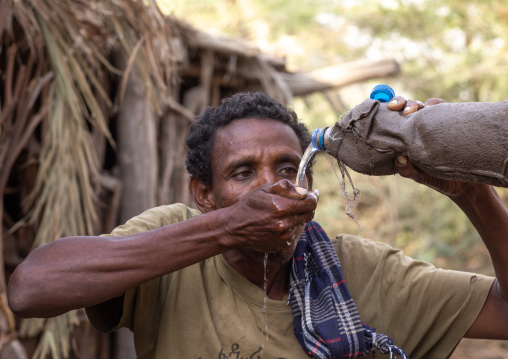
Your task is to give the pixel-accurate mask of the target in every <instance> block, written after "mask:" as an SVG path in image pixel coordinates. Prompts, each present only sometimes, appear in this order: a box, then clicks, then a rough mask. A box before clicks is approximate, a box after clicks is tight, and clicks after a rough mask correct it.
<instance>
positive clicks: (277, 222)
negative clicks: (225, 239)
mask: <svg viewBox="0 0 508 359" xmlns="http://www.w3.org/2000/svg"><path fill="white" fill-rule="evenodd" d="M318 195H319V192H318V191H317V190H314V191H307V190H306V189H304V188H302V187H296V186H295V185H294V184H292V183H291V182H290V181H288V180H282V181H279V182H277V183H274V184H265V185H262V186H260V187H258V188H257V189H255V190H254V191H252V192H250V193H248V194H246V195H245V196H243V197H242V198H241V199H240V200H239V201H238V202H237V203H236V204H234V205H233V206H231V207H227V208H225V210H227V212H228V214H227V215H228V216H229V217H230V220H228V224H227V228H226V229H227V231H228V233H229V237H230V238H231V239H232V240H233V241H234V242H235V243H236V245H237V246H239V247H248V248H251V249H254V250H256V251H260V252H266V253H271V252H276V251H279V250H281V249H285V248H288V244H293V243H294V242H295V240H296V238H297V237H299V236H300V235H301V233H302V230H303V227H304V226H305V224H306V223H307V222H309V221H311V220H312V218H314V210H315V209H316V205H317V200H318Z"/></svg>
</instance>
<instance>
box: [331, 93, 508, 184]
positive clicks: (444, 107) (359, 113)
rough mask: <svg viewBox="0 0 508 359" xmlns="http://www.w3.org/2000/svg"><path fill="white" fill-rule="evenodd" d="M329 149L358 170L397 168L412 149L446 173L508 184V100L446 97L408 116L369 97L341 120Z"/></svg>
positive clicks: (416, 157) (427, 167)
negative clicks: (398, 159)
mask: <svg viewBox="0 0 508 359" xmlns="http://www.w3.org/2000/svg"><path fill="white" fill-rule="evenodd" d="M326 151H327V152H328V154H330V155H332V156H333V157H335V158H336V159H337V160H338V161H341V162H342V163H344V164H345V165H346V166H348V167H350V168H351V169H353V170H354V171H356V172H360V173H363V174H367V175H372V176H381V175H389V174H395V173H396V170H395V166H394V160H395V157H396V156H397V155H406V156H408V158H409V160H410V161H411V162H413V163H414V164H415V165H416V166H418V167H419V168H420V169H421V170H423V171H424V172H426V173H428V174H430V175H432V176H435V177H438V178H442V179H455V180H460V181H469V182H483V183H487V184H491V185H494V186H501V187H508V178H507V176H508V173H507V171H508V156H507V155H508V101H502V102H469V103H443V104H439V105H434V106H429V107H426V108H423V109H421V110H419V111H417V112H415V113H413V114H410V115H406V116H402V111H401V112H396V111H391V110H389V109H387V108H386V104H384V103H380V102H379V101H376V100H371V99H367V100H365V101H364V102H362V103H361V104H360V105H358V106H356V107H355V108H353V109H352V110H351V111H350V112H349V113H347V115H346V116H345V117H344V118H343V119H342V120H341V121H339V122H337V123H336V124H335V126H334V127H333V129H332V132H331V135H330V140H329V141H328V143H327V149H326Z"/></svg>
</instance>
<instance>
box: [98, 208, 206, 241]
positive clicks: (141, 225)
mask: <svg viewBox="0 0 508 359" xmlns="http://www.w3.org/2000/svg"><path fill="white" fill-rule="evenodd" d="M199 215H201V212H200V211H198V210H197V209H194V208H190V207H188V206H186V205H184V204H182V203H174V204H169V205H162V206H158V207H154V208H150V209H148V210H146V211H144V212H143V213H141V214H139V215H137V216H135V217H133V218H131V219H129V220H128V221H127V222H126V223H125V224H123V225H121V226H118V227H116V228H115V229H114V230H113V231H112V232H111V234H109V235H106V236H124V235H129V234H134V233H140V232H146V231H149V230H152V229H156V228H160V227H164V226H167V225H169V224H174V223H178V222H182V221H185V220H188V219H191V218H194V217H197V216H199Z"/></svg>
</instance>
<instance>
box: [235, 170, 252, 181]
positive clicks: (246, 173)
mask: <svg viewBox="0 0 508 359" xmlns="http://www.w3.org/2000/svg"><path fill="white" fill-rule="evenodd" d="M250 176H252V171H248V170H245V171H241V172H238V173H235V174H234V175H233V177H235V178H237V179H246V178H248V177H250Z"/></svg>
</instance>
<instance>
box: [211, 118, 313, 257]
mask: <svg viewBox="0 0 508 359" xmlns="http://www.w3.org/2000/svg"><path fill="white" fill-rule="evenodd" d="M301 158H302V148H301V145H300V142H299V140H298V137H297V136H296V134H295V132H294V131H293V129H291V127H289V126H288V125H285V124H284V123H282V122H280V121H276V120H272V119H255V118H246V119H240V120H235V121H233V122H231V123H230V124H229V125H227V126H226V127H224V128H222V129H220V130H219V131H218V132H217V133H216V135H215V141H214V147H213V152H212V172H213V174H212V175H213V186H212V189H211V190H212V194H213V198H214V201H215V205H216V207H217V209H219V208H225V207H229V206H231V205H233V204H235V203H236V202H238V200H239V199H240V198H242V196H244V195H245V194H247V193H249V192H250V191H252V190H254V189H255V188H257V187H259V186H261V185H263V184H265V183H275V182H278V181H280V180H282V179H287V180H289V181H291V182H293V183H294V181H295V180H296V174H297V172H298V166H299V164H300V160H301ZM308 180H310V175H308ZM308 182H309V181H308ZM308 189H309V190H310V188H308ZM302 230H303V226H302V227H301V228H298V229H296V231H295V232H299V233H298V234H296V236H298V237H299V235H300V234H301V231H302ZM293 242H294V243H293V245H291V246H288V248H287V250H284V251H283V253H282V252H281V253H273V254H271V255H270V257H269V261H270V262H271V263H272V264H282V263H285V262H286V261H287V260H289V259H290V258H291V256H292V255H293V251H294V247H295V245H296V242H297V241H296V240H295V241H293ZM245 253H246V254H247V255H249V256H250V257H252V258H254V259H256V260H262V258H263V256H262V253H261V256H260V253H255V252H254V251H249V250H245Z"/></svg>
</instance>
